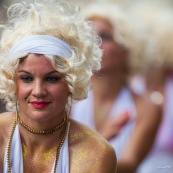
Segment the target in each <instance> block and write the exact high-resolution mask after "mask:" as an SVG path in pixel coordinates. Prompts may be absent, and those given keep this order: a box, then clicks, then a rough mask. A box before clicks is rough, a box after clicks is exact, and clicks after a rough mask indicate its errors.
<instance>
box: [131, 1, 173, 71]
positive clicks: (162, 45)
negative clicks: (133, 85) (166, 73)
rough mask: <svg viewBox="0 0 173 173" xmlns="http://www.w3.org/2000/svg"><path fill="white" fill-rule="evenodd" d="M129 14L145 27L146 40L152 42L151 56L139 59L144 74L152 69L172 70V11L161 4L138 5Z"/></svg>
mask: <svg viewBox="0 0 173 173" xmlns="http://www.w3.org/2000/svg"><path fill="white" fill-rule="evenodd" d="M130 13H131V14H132V15H135V16H136V17H138V18H139V19H140V20H141V21H143V23H144V24H145V25H146V26H147V28H148V31H149V35H148V37H149V38H148V39H152V40H153V48H154V49H153V52H152V56H146V57H144V59H143V60H142V59H141V63H143V67H142V68H143V69H144V72H145V71H146V72H147V71H148V70H152V68H153V67H161V68H164V69H172V70H173V22H172V21H173V11H172V8H170V7H168V6H166V5H164V4H163V3H154V2H153V3H152V2H148V3H145V2H143V3H138V4H136V5H133V7H132V8H131V9H130Z"/></svg>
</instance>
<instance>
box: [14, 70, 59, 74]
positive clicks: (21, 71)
mask: <svg viewBox="0 0 173 173" xmlns="http://www.w3.org/2000/svg"><path fill="white" fill-rule="evenodd" d="M17 73H27V74H30V75H32V73H30V72H28V71H26V70H19V71H18V72H17ZM53 73H59V72H58V71H56V70H53V71H50V72H48V73H46V75H50V74H53ZM59 74H60V73H59Z"/></svg>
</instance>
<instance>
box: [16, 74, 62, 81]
mask: <svg viewBox="0 0 173 173" xmlns="http://www.w3.org/2000/svg"><path fill="white" fill-rule="evenodd" d="M19 78H20V80H22V81H23V82H24V83H31V82H33V81H34V78H33V77H31V76H27V75H24V76H20V77H19ZM43 80H44V81H45V82H48V83H56V82H58V81H59V80H62V77H60V76H47V77H45V78H44V79H43Z"/></svg>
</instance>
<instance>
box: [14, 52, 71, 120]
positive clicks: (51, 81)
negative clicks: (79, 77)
mask: <svg viewBox="0 0 173 173" xmlns="http://www.w3.org/2000/svg"><path fill="white" fill-rule="evenodd" d="M62 79H63V76H62V74H60V73H59V72H57V71H56V70H55V69H54V67H53V66H52V64H51V63H50V61H49V60H48V59H46V58H45V57H44V56H43V55H36V54H29V55H28V57H27V58H25V59H24V60H23V61H22V62H21V64H20V65H19V67H18V69H17V71H16V86H17V99H18V102H19V107H20V114H22V115H24V116H25V115H26V116H25V117H29V118H31V119H34V120H38V121H44V120H48V119H51V118H52V117H54V118H57V116H60V115H61V114H62V116H63V115H64V109H65V106H66V103H67V98H68V95H69V90H68V87H67V84H66V83H65V82H64V81H63V80H62Z"/></svg>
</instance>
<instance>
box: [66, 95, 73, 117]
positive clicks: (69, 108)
mask: <svg viewBox="0 0 173 173" xmlns="http://www.w3.org/2000/svg"><path fill="white" fill-rule="evenodd" d="M72 103H73V98H72V94H70V95H69V97H68V103H67V109H66V117H67V119H68V118H69V117H70V114H71V109H72Z"/></svg>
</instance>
